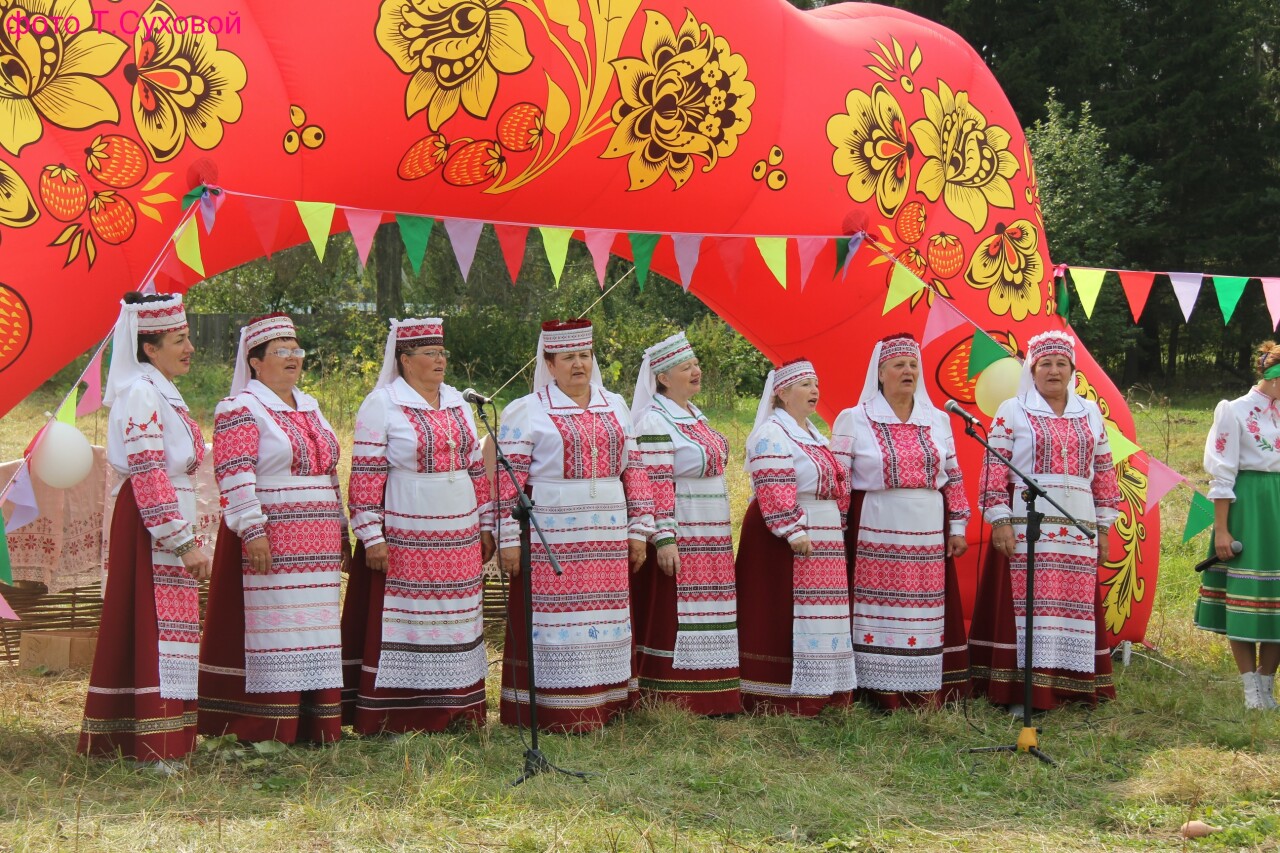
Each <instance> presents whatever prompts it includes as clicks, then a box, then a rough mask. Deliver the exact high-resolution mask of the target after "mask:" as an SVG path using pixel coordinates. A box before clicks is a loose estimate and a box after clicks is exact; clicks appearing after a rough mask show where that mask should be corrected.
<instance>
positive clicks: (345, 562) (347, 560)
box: [338, 535, 351, 575]
mask: <svg viewBox="0 0 1280 853" xmlns="http://www.w3.org/2000/svg"><path fill="white" fill-rule="evenodd" d="M338 571H340V572H342V573H343V574H344V575H349V574H351V542H350V541H348V540H347V538H346V536H345V535H344V536H343V539H342V557H341V558H340V559H339V561H338Z"/></svg>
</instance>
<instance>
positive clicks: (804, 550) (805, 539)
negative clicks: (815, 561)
mask: <svg viewBox="0 0 1280 853" xmlns="http://www.w3.org/2000/svg"><path fill="white" fill-rule="evenodd" d="M791 553H792V554H795V555H796V556H797V557H807V556H809V555H810V554H812V553H813V543H812V542H810V541H809V535H808V534H807V533H806V534H805V535H804V536H797V537H796V538H795V539H792V540H791Z"/></svg>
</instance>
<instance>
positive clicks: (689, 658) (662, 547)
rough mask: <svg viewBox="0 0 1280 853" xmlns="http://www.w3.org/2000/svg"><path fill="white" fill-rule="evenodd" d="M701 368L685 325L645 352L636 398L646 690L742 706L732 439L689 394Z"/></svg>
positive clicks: (685, 701)
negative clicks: (647, 533) (644, 535)
mask: <svg viewBox="0 0 1280 853" xmlns="http://www.w3.org/2000/svg"><path fill="white" fill-rule="evenodd" d="M701 388H702V369H701V368H700V367H699V365H698V358H697V356H696V355H695V354H694V352H693V347H691V346H690V345H689V341H688V339H687V338H686V337H685V335H684V333H683V332H680V333H679V334H676V335H672V336H671V337H670V338H667V339H666V340H665V341H663V342H662V343H660V344H656V345H655V346H652V347H650V348H649V349H647V350H645V353H644V360H643V361H642V362H641V363H640V374H639V376H638V377H637V379H636V393H635V397H634V398H633V400H632V404H631V418H632V422H633V423H634V424H635V430H636V440H637V441H638V442H639V445H640V455H641V458H642V460H643V461H644V466H645V470H646V471H648V474H649V481H650V483H651V484H652V486H653V503H654V523H655V527H656V530H655V532H654V534H653V536H652V538H651V539H650V546H651V547H650V548H649V551H648V558H647V559H646V560H645V564H644V567H643V568H642V569H641V570H640V571H639V572H638V573H636V574H634V575H632V576H631V604H632V614H633V616H634V619H635V631H636V674H637V675H638V677H639V679H640V692H641V694H642V695H649V696H653V697H655V698H657V699H659V700H661V701H664V702H672V703H674V704H677V705H680V706H682V707H684V708H687V709H689V710H690V711H693V712H694V713H697V714H715V715H720V714H734V713H737V712H738V711H740V710H741V709H742V699H741V696H740V695H739V683H738V622H737V615H738V607H737V593H736V588H735V583H734V575H733V531H732V528H731V527H730V524H729V493H728V490H727V488H726V487H725V480H724V469H725V463H726V462H727V460H728V458H729V442H728V441H727V440H725V437H724V436H723V435H721V434H720V433H718V432H716V431H715V430H714V429H712V428H711V426H710V424H708V423H707V417H706V415H704V414H702V412H701V411H699V410H698V407H697V406H695V405H694V404H693V403H692V402H691V398H692V397H693V395H695V394H696V393H698V391H699V390H701Z"/></svg>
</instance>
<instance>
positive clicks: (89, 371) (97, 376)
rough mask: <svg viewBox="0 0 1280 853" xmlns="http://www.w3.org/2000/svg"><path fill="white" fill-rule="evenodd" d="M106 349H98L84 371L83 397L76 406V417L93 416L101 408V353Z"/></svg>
mask: <svg viewBox="0 0 1280 853" xmlns="http://www.w3.org/2000/svg"><path fill="white" fill-rule="evenodd" d="M104 349H106V347H99V348H98V351H97V353H95V354H94V356H93V361H91V362H89V366H88V367H86V368H85V369H84V382H85V386H86V387H85V389H84V396H83V397H81V398H80V402H79V404H78V405H77V406H76V417H78V418H82V417H84V416H85V415H89V414H93V413H94V412H96V411H98V409H101V408H102V351H103V350H104Z"/></svg>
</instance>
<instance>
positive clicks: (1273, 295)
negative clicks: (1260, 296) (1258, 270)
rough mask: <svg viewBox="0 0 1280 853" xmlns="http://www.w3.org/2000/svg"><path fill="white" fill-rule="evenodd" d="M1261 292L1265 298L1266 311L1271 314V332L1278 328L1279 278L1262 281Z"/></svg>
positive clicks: (1279, 314)
mask: <svg viewBox="0 0 1280 853" xmlns="http://www.w3.org/2000/svg"><path fill="white" fill-rule="evenodd" d="M1262 292H1263V293H1264V294H1265V295H1266V297H1267V311H1268V312H1270V314H1271V330H1272V331H1273V332H1274V331H1275V329H1276V327H1277V326H1280V278H1264V279H1262Z"/></svg>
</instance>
